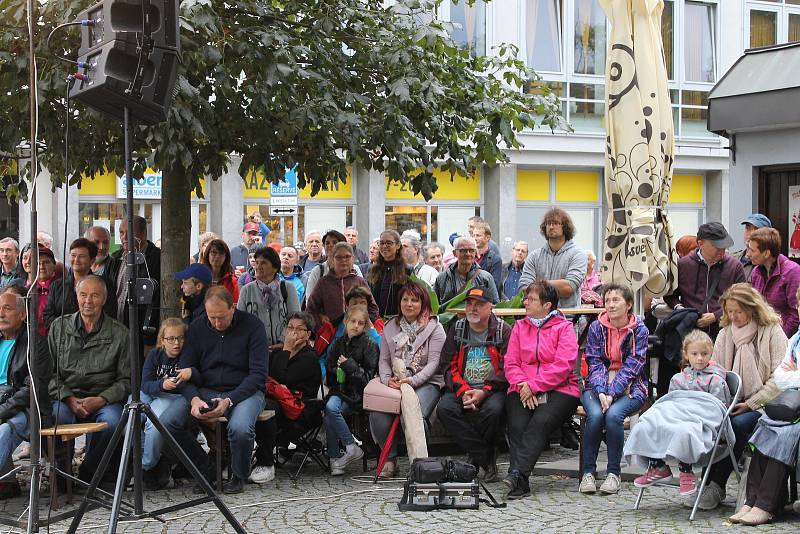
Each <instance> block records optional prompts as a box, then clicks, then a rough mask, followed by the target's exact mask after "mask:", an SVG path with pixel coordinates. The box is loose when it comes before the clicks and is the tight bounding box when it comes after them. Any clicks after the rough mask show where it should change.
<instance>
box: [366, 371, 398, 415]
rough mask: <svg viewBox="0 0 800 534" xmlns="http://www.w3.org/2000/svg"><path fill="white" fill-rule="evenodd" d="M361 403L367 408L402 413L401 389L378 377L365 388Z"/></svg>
mask: <svg viewBox="0 0 800 534" xmlns="http://www.w3.org/2000/svg"><path fill="white" fill-rule="evenodd" d="M361 405H362V406H363V407H364V409H365V410H369V411H371V412H381V413H393V414H399V413H400V390H399V389H394V388H390V387H389V386H385V385H384V384H383V382H381V379H380V378H378V377H375V378H373V379H372V380H370V381H369V383H368V384H367V387H365V388H364V396H363V398H362V401H361Z"/></svg>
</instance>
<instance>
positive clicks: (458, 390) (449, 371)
mask: <svg viewBox="0 0 800 534" xmlns="http://www.w3.org/2000/svg"><path fill="white" fill-rule="evenodd" d="M459 321H465V322H466V319H463V318H462V319H459ZM457 323H458V321H456V322H455V323H453V326H451V327H450V330H449V331H448V332H447V339H446V340H445V342H444V347H443V348H442V356H441V358H442V361H441V367H440V369H441V370H442V371H443V373H444V375H445V383H446V384H447V387H448V388H450V389H451V390H453V392H454V393H455V394H456V395H457V396H458V397H460V396H461V395H463V394H464V393H465V392H467V391H469V390H470V389H472V388H471V387H470V385H469V382H468V381H467V380H465V379H464V375H463V373H464V358H465V356H466V354H465V352H466V351H465V350H464V349H465V348H467V347H468V344H467V342H466V340H462V339H457V336H456V330H457V326H456V325H457ZM498 325H499V326H500V328H501V332H502V334H501V338H502V342H501V344H500V345H499V346H497V345H494V344H489V345H487V351H488V352H489V357H490V358H491V360H492V367H493V368H494V377H493V378H492V379H490V380H487V381H486V383H485V384H484V385H483V390H484V391H486V392H487V393H488V394H492V393H493V392H495V391H505V390H506V389H507V388H508V382H507V381H506V377H505V371H504V369H503V354H505V352H506V347H507V346H508V340H509V338H510V337H511V327H510V326H508V325H507V324H506V323H505V322H503V321H501V320H500V319H498V318H497V316H495V315H494V314H492V315H491V316H490V317H489V328H488V330H487V334H486V336H487V338H486V341H487V342H489V343H491V341H492V340H493V338H494V337H495V335H496V332H497V328H498ZM464 335H466V330H465V331H464Z"/></svg>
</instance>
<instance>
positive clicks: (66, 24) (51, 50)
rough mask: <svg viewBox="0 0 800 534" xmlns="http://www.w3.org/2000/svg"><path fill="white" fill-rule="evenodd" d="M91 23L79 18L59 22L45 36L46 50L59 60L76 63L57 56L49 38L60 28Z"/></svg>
mask: <svg viewBox="0 0 800 534" xmlns="http://www.w3.org/2000/svg"><path fill="white" fill-rule="evenodd" d="M91 24H92V22H91V21H88V20H79V21H76V22H65V23H64V24H59V25H58V26H56V27H55V28H53V31H51V32H50V35H48V36H47V50H48V51H49V52H50V53H51V54H53V56H55V57H56V58H57V59H60V60H61V61H66V62H67V63H72V64H73V65H77V64H78V62H77V61H75V60H72V59H69V58H66V57H62V56H59V55H58V54H56V53H55V52H54V51H53V47H52V46H51V45H50V40H51V39H52V38H53V34H54V33H56V32H57V31H59V30H61V29H64V28H68V27H70V26H90V25H91ZM67 107H69V106H67Z"/></svg>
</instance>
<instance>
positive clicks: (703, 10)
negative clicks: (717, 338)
mask: <svg viewBox="0 0 800 534" xmlns="http://www.w3.org/2000/svg"><path fill="white" fill-rule="evenodd" d="M439 16H440V17H442V18H443V19H445V20H451V21H453V22H457V23H459V24H460V25H461V28H459V29H457V30H456V31H455V35H454V37H455V38H456V39H457V40H458V41H459V42H460V43H462V45H464V46H468V47H470V48H471V49H473V50H475V51H476V53H486V54H492V53H493V47H494V46H496V45H498V44H500V43H512V44H515V45H517V46H518V47H519V50H520V56H521V57H523V58H524V59H525V61H526V62H527V64H528V65H529V66H530V67H532V68H534V69H535V70H536V71H537V72H538V73H539V74H540V75H541V77H542V80H543V81H542V82H541V83H546V84H547V85H549V86H550V87H551V88H552V89H553V90H554V91H555V92H556V93H557V94H558V95H559V97H560V98H561V99H562V112H563V114H564V116H565V118H566V119H567V121H568V122H569V123H570V124H571V125H572V127H573V128H574V132H572V133H566V132H555V133H551V132H550V131H549V129H542V130H537V131H529V132H525V133H523V134H522V135H521V141H522V142H523V143H524V147H523V148H522V149H520V150H514V151H509V153H508V154H509V157H510V160H511V162H510V164H509V165H506V166H503V167H498V168H492V169H490V168H484V169H481V171H480V172H479V173H477V175H476V176H474V177H471V178H469V179H456V181H454V182H451V181H450V177H449V175H444V174H442V175H440V177H439V191H437V193H436V195H435V197H434V198H433V200H431V201H430V202H425V201H424V200H423V199H422V198H420V197H414V196H413V195H412V194H411V192H409V191H405V190H403V189H402V188H400V187H399V186H397V185H396V184H388V183H387V180H386V177H385V176H384V175H383V174H380V173H376V172H368V171H366V170H364V169H359V168H357V167H356V168H354V169H351V172H350V177H349V179H348V181H347V183H346V184H338V186H337V187H335V188H332V190H329V191H323V192H322V193H321V194H320V195H319V196H317V197H314V198H312V197H311V196H310V194H309V191H308V190H305V191H302V190H301V191H298V192H297V194H296V195H294V196H293V197H292V198H293V200H289V201H286V200H281V202H282V204H281V206H283V207H284V208H286V207H289V208H292V207H293V208H294V209H293V210H288V209H283V210H275V209H274V208H275V207H276V206H273V209H272V210H270V204H271V203H272V204H276V203H277V201H275V200H273V199H272V198H271V195H270V190H269V189H270V188H269V184H268V183H267V182H266V181H265V180H264V179H263V177H260V176H250V177H247V179H243V178H242V177H241V176H239V175H238V173H237V171H236V169H237V168H238V162H234V163H233V164H232V165H231V168H230V171H229V172H228V173H227V174H226V175H225V176H223V177H222V178H221V179H220V180H217V181H214V182H210V181H208V182H207V183H206V184H205V188H204V192H205V198H202V199H200V198H193V201H192V241H193V249H195V248H196V247H195V245H196V240H197V236H198V235H199V234H200V233H202V232H204V231H208V230H211V231H214V232H216V233H217V234H219V235H221V236H222V237H223V239H225V240H226V241H228V242H229V243H230V244H237V243H238V242H239V241H240V233H241V227H242V223H243V221H244V218H245V216H246V214H249V213H252V212H253V211H260V212H261V214H262V216H263V218H264V219H265V222H266V223H267V224H268V225H269V226H270V227H271V229H272V234H271V237H270V240H271V241H280V242H284V243H292V242H294V241H297V240H302V239H303V236H304V233H305V232H307V231H309V230H311V229H318V230H322V231H324V230H326V229H328V228H338V229H342V228H343V227H344V226H347V225H355V226H356V227H357V228H358V229H359V230H360V233H361V236H362V237H361V244H362V246H366V243H367V242H368V241H369V239H370V238H371V237H376V236H377V235H378V234H379V233H380V231H381V230H382V229H383V228H385V227H392V228H396V229H398V230H400V231H402V230H404V229H406V228H415V229H417V230H418V231H420V233H421V234H422V236H423V239H425V240H427V241H440V242H442V243H446V244H448V245H449V243H447V238H448V236H449V235H450V234H451V233H453V232H463V231H465V230H466V219H467V218H468V217H469V216H472V215H475V214H478V215H482V216H483V217H485V218H486V219H487V220H488V221H489V223H490V224H491V226H492V229H493V238H494V239H495V241H497V242H498V244H499V245H500V246H501V249H502V251H503V253H504V256H505V257H506V258H507V257H508V254H509V253H510V249H511V245H512V242H513V241H515V240H517V239H524V240H526V241H528V242H529V243H531V245H532V246H538V245H539V244H541V243H543V239H542V238H541V236H540V235H539V231H538V227H539V222H540V219H541V216H542V214H543V213H544V211H546V210H547V209H548V208H549V207H551V206H553V205H558V206H561V207H563V208H565V209H567V210H568V211H569V212H570V214H571V215H572V217H573V219H574V220H575V222H576V226H577V229H578V233H577V236H576V241H577V242H578V244H579V245H581V246H583V247H585V248H591V249H594V250H595V251H596V252H599V249H600V247H601V238H602V232H603V226H604V224H605V216H606V206H605V196H604V192H603V167H604V159H603V154H604V149H605V130H604V128H605V124H604V101H603V99H604V69H605V57H606V44H607V41H606V38H607V36H608V34H609V31H608V27H607V22H606V17H605V15H604V13H603V12H602V10H601V9H600V6H599V2H598V0H494V1H492V2H490V3H488V4H485V3H482V2H480V1H478V2H476V3H475V4H474V5H473V6H467V5H465V3H464V2H463V0H462V1H461V2H459V3H458V4H452V3H451V4H447V3H446V5H444V6H443V8H442V9H441V12H440V14H439ZM662 34H663V37H664V43H665V46H664V48H665V58H666V61H667V69H668V72H669V79H670V83H669V85H670V95H671V98H672V105H673V115H674V120H675V131H676V134H677V135H676V143H677V147H676V158H675V178H674V184H673V192H672V197H671V202H670V206H669V207H670V213H671V215H672V219H673V223H674V225H675V234H676V236H677V237H680V236H681V235H684V234H694V233H695V231H696V229H697V226H698V225H699V224H700V223H701V222H703V221H704V220H720V221H722V222H724V223H725V224H726V225H727V226H728V227H729V229H730V230H731V233H732V234H733V235H734V236H736V235H737V234H738V233H740V232H739V230H738V228H737V226H738V225H737V222H738V221H733V220H730V201H731V200H730V199H731V198H732V197H733V196H735V192H733V191H731V190H730V187H729V179H728V176H729V160H730V157H729V150H728V142H727V140H726V139H723V138H721V137H718V136H716V135H714V134H712V133H710V132H708V131H707V129H706V121H707V95H708V92H709V91H710V89H711V88H712V87H713V86H714V84H715V83H716V82H717V81H718V80H719V79H720V78H721V76H722V75H723V74H724V73H725V72H726V70H727V69H728V68H729V67H730V66H731V65H732V64H733V63H734V61H736V59H737V58H738V57H739V56H740V55H741V54H742V52H743V50H744V49H746V48H750V47H752V46H764V45H770V44H776V43H780V42H787V41H797V40H800V0H667V1H665V12H664V17H663V21H662ZM527 90H530V91H537V90H541V88H540V87H539V86H538V85H537V84H533V85H532V86H531V87H530V88H528V89H527ZM117 182H118V180H117V178H116V177H115V176H111V175H108V176H105V177H100V178H97V179H95V180H93V181H84V183H83V184H82V186H81V188H80V189H79V188H77V187H72V188H70V190H69V191H68V192H66V191H59V192H56V193H53V194H49V193H47V192H45V193H40V205H39V212H40V221H41V222H40V223H39V225H40V227H41V228H43V229H48V230H51V231H52V233H54V235H55V236H56V242H57V243H56V245H57V246H59V245H60V241H59V240H60V239H61V238H62V234H63V235H66V236H76V235H78V234H79V233H82V232H83V231H84V230H85V229H86V228H87V227H88V226H91V225H92V224H104V225H108V226H109V227H112V228H113V227H115V226H116V223H115V221H118V220H119V219H121V217H122V214H123V200H122V196H121V195H122V191H120V189H119V187H118V183H117ZM159 183H160V177H159V178H152V179H151V180H150V182H149V183H144V184H141V185H142V191H143V194H142V195H140V198H138V199H137V203H136V204H137V207H136V209H137V211H138V213H139V214H141V215H143V216H145V217H146V218H147V219H148V221H149V222H150V223H151V224H150V228H151V234H152V235H151V238H152V239H157V238H159V237H160V214H161V206H160V200H159V192H158V189H157V187H158V186H159ZM148 187H149V189H148ZM65 196H68V201H67V206H68V208H67V211H68V219H67V221H66V222H67V231H66V233H64V230H63V228H64V224H65V215H67V214H65V213H64V200H65V199H64V197H65ZM287 202H288V203H289V204H288V205H287V204H286V203H287ZM295 204H296V207H295ZM28 210H29V207H28V206H25V205H21V206H20V224H21V228H20V231H21V235H26V234H25V231H26V230H25V226H26V215H25V214H26V213H28ZM278 211H282V213H277V212H278Z"/></svg>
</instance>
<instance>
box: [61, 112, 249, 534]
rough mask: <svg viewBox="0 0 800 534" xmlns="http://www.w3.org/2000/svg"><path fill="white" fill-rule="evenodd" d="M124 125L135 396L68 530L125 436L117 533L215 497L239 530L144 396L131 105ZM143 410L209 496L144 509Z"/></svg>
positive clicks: (114, 513)
mask: <svg viewBox="0 0 800 534" xmlns="http://www.w3.org/2000/svg"><path fill="white" fill-rule="evenodd" d="M123 130H124V132H123V133H124V143H125V184H126V189H127V190H126V198H125V201H126V212H127V223H128V236H127V237H128V249H127V254H125V268H126V269H127V275H128V301H127V302H128V319H129V322H128V324H129V329H130V330H129V334H128V352H129V357H130V359H131V401H130V402H129V403H128V404H126V405H125V408H124V410H123V412H122V418H121V419H120V422H119V424H118V425H117V427H116V429H115V430H114V434H113V435H112V437H111V441H110V442H109V444H108V447H107V448H106V450H105V452H104V453H103V457H102V459H101V460H100V464H99V466H98V468H97V471H95V473H94V476H93V477H92V481H91V483H90V484H89V489H88V490H87V491H86V495H85V496H84V498H83V500H82V501H81V504H80V507H79V508H78V510H77V512H76V514H75V516H74V517H73V519H72V523H71V524H70V526H69V529H68V532H70V533H74V532H75V531H76V530H77V528H78V526H79V525H80V522H81V519H82V518H83V515H84V514H85V513H86V511H87V510H88V509H89V506H90V504H93V505H101V506H107V504H106V503H105V502H102V501H99V500H97V499H95V498H94V495H95V492H96V491H97V490H98V487H97V486H98V485H99V483H100V480H101V479H102V477H103V475H104V474H105V472H106V470H107V469H108V464H109V462H110V461H111V457H112V456H113V455H114V451H115V450H116V447H117V445H118V444H119V442H120V440H121V439H123V434H124V440H123V442H122V458H121V460H120V464H119V471H118V473H117V481H116V487H115V489H114V498H113V499H112V502H111V507H110V508H111V517H110V519H109V522H108V532H109V534H113V533H114V532H116V530H117V524H118V522H119V521H131V520H133V521H135V520H139V519H143V518H148V517H152V518H156V519H159V520H162V521H163V519H161V517H160V516H161V515H162V514H165V513H169V512H174V511H176V510H182V509H184V508H189V507H191V506H196V505H198V504H203V503H207V502H209V501H213V502H214V504H215V505H216V506H217V508H219V511H220V512H222V515H224V516H225V519H227V520H228V523H230V525H231V526H232V527H233V528H234V530H236V532H239V533H242V534H244V533H245V530H244V528H243V527H242V525H241V524H240V523H239V521H238V520H237V519H236V518H235V517H234V516H233V514H232V513H231V511H230V510H229V509H228V507H227V506H226V505H225V503H223V502H222V500H221V499H220V498H219V496H218V495H217V494H216V492H215V491H214V488H213V487H212V486H211V484H209V482H208V481H207V480H206V479H205V477H204V476H203V474H202V473H200V471H199V470H198V469H197V467H196V466H195V465H194V464H193V463H192V461H191V459H190V458H189V456H187V454H186V453H185V452H184V451H183V449H182V448H181V447H180V445H179V444H178V442H177V441H175V438H174V437H173V436H172V435H171V434H170V433H169V432H168V431H167V429H166V428H165V427H164V425H163V424H162V423H161V421H159V419H158V417H157V416H156V415H155V414H154V413H153V411H152V410H151V409H150V406H148V405H147V404H144V403H142V402H141V399H140V385H141V384H140V382H141V375H140V369H141V366H140V365H139V339H138V331H139V316H138V309H137V296H136V290H137V278H136V275H137V267H136V266H137V263H139V262H140V261H139V260H140V259H141V260H142V261H143V260H144V257H143V255H142V254H141V253H137V252H136V248H135V246H134V243H135V238H134V224H133V174H132V173H131V134H130V110H129V109H128V107H127V106H126V107H125V108H124V114H123ZM142 415H144V416H145V417H147V419H149V420H150V422H151V423H152V424H153V426H154V427H155V428H156V429H157V430H158V431H159V432H160V433H161V436H162V437H163V438H164V441H165V444H166V446H167V447H168V448H169V450H170V451H172V453H173V454H174V455H175V457H177V459H178V460H179V461H180V462H181V463H182V464H183V466H184V467H185V468H186V469H187V470H188V471H189V473H191V475H192V477H193V478H194V480H195V482H197V484H198V485H199V486H200V487H202V488H203V490H204V491H205V493H206V496H205V497H200V498H197V499H192V500H190V501H187V502H185V503H181V504H176V505H172V506H168V507H166V508H161V509H158V510H154V511H151V512H145V511H144V506H143V503H142V438H141V436H142V420H141V416H142ZM129 460H131V463H132V467H133V497H134V498H133V512H130V511H127V512H122V510H121V507H122V505H123V501H122V494H123V492H124V491H125V482H126V479H127V477H126V473H127V467H128V461H129Z"/></svg>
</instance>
